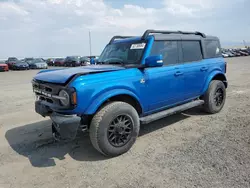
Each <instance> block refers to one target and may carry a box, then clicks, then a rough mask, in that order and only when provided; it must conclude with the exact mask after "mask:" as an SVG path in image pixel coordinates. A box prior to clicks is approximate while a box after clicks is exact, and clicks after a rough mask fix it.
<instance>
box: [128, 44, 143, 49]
mask: <svg viewBox="0 0 250 188" xmlns="http://www.w3.org/2000/svg"><path fill="white" fill-rule="evenodd" d="M145 45H146V43H139V44H132V45H131V47H130V49H131V50H135V49H144V48H145Z"/></svg>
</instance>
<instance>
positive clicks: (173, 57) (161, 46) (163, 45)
mask: <svg viewBox="0 0 250 188" xmlns="http://www.w3.org/2000/svg"><path fill="white" fill-rule="evenodd" d="M154 55H162V57H163V63H164V65H172V64H177V63H178V45H177V41H155V42H154V44H153V46H152V49H151V53H150V56H154Z"/></svg>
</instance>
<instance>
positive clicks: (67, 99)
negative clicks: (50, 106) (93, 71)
mask: <svg viewBox="0 0 250 188" xmlns="http://www.w3.org/2000/svg"><path fill="white" fill-rule="evenodd" d="M59 97H60V102H61V103H62V105H63V106H69V105H70V97H69V94H68V93H67V92H66V91H65V90H61V91H60V92H59Z"/></svg>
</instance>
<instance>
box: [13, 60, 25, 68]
mask: <svg viewBox="0 0 250 188" xmlns="http://www.w3.org/2000/svg"><path fill="white" fill-rule="evenodd" d="M12 70H29V64H28V63H26V62H25V61H24V60H23V61H21V60H18V61H16V63H15V64H13V65H12Z"/></svg>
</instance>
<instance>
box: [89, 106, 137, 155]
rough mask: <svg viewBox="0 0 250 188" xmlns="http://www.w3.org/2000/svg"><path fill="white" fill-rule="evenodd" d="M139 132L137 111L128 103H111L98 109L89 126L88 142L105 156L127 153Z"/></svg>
mask: <svg viewBox="0 0 250 188" xmlns="http://www.w3.org/2000/svg"><path fill="white" fill-rule="evenodd" d="M139 130H140V121H139V116H138V113H137V111H136V110H135V109H134V108H133V107H132V106H131V105H130V104H128V103H124V102H112V103H109V104H107V105H106V106H104V107H103V108H102V109H100V110H99V111H98V112H97V113H96V114H95V116H94V117H93V119H92V122H91V125H90V133H89V134H90V140H91V142H92V144H93V146H94V148H95V149H96V150H98V151H99V152H101V153H102V154H104V155H106V156H112V157H114V156H118V155H121V154H123V153H125V152H127V151H128V150H129V149H130V148H131V147H132V146H133V144H134V143H135V141H136V138H137V136H138V134H139Z"/></svg>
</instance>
